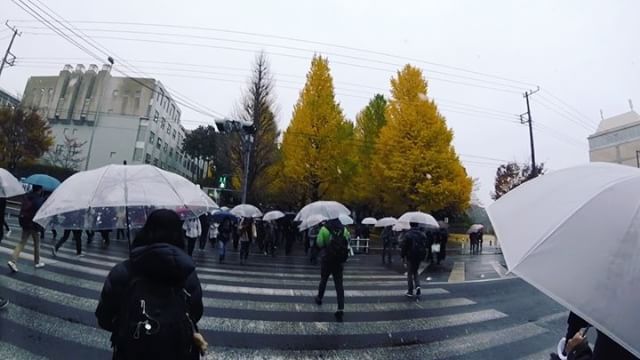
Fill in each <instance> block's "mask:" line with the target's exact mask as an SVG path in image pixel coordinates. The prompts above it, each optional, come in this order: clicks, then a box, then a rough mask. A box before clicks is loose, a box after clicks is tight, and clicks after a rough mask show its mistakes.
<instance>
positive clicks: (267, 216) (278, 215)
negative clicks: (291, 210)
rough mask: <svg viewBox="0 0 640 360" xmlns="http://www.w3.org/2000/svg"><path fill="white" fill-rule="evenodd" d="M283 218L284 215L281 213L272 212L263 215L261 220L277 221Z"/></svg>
mask: <svg viewBox="0 0 640 360" xmlns="http://www.w3.org/2000/svg"><path fill="white" fill-rule="evenodd" d="M284 216H285V215H284V213H283V212H282V211H278V210H274V211H269V212H268V213H266V214H264V216H263V217H262V220H264V221H272V220H278V219H282V218H283V217H284Z"/></svg>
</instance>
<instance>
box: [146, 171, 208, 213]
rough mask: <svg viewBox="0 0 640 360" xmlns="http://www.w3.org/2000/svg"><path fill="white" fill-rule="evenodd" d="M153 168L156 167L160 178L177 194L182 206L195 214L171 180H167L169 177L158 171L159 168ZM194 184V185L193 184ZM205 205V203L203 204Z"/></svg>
mask: <svg viewBox="0 0 640 360" xmlns="http://www.w3.org/2000/svg"><path fill="white" fill-rule="evenodd" d="M154 169H156V171H157V172H158V174H160V176H162V178H163V179H164V180H165V181H166V182H167V184H169V187H170V188H171V190H173V192H174V193H175V194H176V196H178V198H179V199H180V201H182V203H183V204H184V207H186V208H187V209H189V210H191V212H192V213H193V214H194V215H195V212H193V210H192V209H191V208H190V207H189V205H187V202H186V201H185V200H184V198H183V197H182V196H181V195H180V193H178V191H177V190H176V188H175V187H174V186H173V184H172V183H171V181H169V179H168V178H167V177H166V176H165V175H164V174H163V173H162V171H159V170H160V169H158V168H156V167H154ZM194 186H195V185H194ZM205 205H206V204H205Z"/></svg>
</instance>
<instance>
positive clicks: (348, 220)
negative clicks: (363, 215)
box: [338, 215, 354, 225]
mask: <svg viewBox="0 0 640 360" xmlns="http://www.w3.org/2000/svg"><path fill="white" fill-rule="evenodd" d="M338 220H340V223H342V225H353V224H354V221H353V219H352V218H351V216H349V215H340V216H338Z"/></svg>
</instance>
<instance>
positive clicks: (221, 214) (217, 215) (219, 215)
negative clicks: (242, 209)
mask: <svg viewBox="0 0 640 360" xmlns="http://www.w3.org/2000/svg"><path fill="white" fill-rule="evenodd" d="M225 219H229V220H231V222H233V223H237V222H238V220H239V218H238V217H237V216H235V215H233V214H232V213H230V212H228V211H222V210H218V211H216V212H214V213H213V214H212V215H211V221H213V222H215V223H218V224H220V223H222V222H223V221H224V220H225Z"/></svg>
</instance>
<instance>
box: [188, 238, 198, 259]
mask: <svg viewBox="0 0 640 360" xmlns="http://www.w3.org/2000/svg"><path fill="white" fill-rule="evenodd" d="M195 247H196V238H192V237H187V254H189V256H193V249H195Z"/></svg>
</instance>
